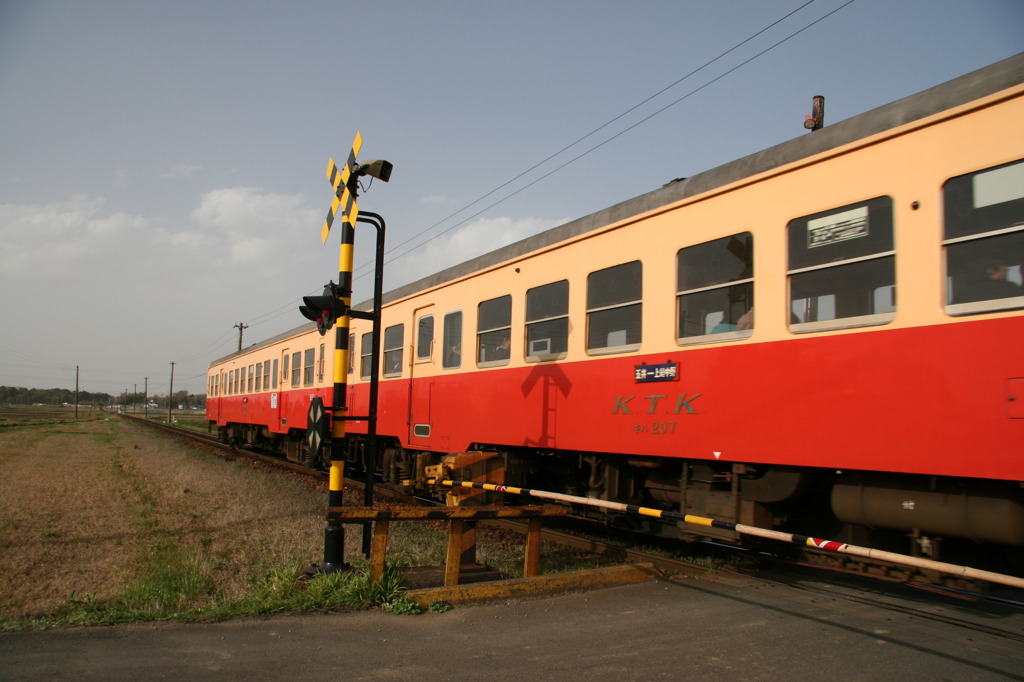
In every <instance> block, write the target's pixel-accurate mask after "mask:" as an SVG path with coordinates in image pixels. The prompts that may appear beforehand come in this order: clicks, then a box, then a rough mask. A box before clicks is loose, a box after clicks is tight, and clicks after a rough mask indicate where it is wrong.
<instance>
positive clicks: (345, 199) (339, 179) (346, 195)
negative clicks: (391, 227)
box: [320, 130, 363, 244]
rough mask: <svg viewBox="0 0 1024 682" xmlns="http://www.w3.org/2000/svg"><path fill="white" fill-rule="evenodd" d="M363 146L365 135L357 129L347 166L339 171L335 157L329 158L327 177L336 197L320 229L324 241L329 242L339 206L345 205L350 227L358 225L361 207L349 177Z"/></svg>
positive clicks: (345, 214)
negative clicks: (350, 184) (357, 219)
mask: <svg viewBox="0 0 1024 682" xmlns="http://www.w3.org/2000/svg"><path fill="white" fill-rule="evenodd" d="M362 146H363V136H362V135H361V134H360V133H359V131H358V130H357V131H356V139H354V140H353V141H352V151H350V152H349V153H348V161H346V162H345V167H344V168H342V169H341V171H340V172H339V171H338V166H337V165H336V164H335V163H334V158H330V159H328V160H327V179H328V180H329V181H330V183H331V187H333V188H334V199H333V200H332V201H331V208H330V210H328V211H327V218H326V219H325V220H324V226H323V227H322V228H321V229H320V238H321V239H322V240H323V243H324V244H326V243H327V235H328V234H330V232H331V225H333V224H334V216H335V215H337V213H338V207H340V206H344V208H343V210H342V213H341V215H342V221H343V222H346V223H348V224H349V226H350V227H352V228H354V227H355V226H356V218H358V217H359V207H358V206H357V205H356V197H355V194H354V193H353V192H352V190H351V188H349V179H350V178H351V177H352V173H353V172H354V171H355V170H356V156H358V155H359V149H360V147H362Z"/></svg>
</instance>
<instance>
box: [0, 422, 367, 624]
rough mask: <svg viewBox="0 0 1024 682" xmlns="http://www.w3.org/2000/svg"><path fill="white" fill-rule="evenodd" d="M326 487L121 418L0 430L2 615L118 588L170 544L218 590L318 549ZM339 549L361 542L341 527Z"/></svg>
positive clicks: (231, 589)
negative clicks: (190, 446)
mask: <svg viewBox="0 0 1024 682" xmlns="http://www.w3.org/2000/svg"><path fill="white" fill-rule="evenodd" d="M326 498H327V494H326V491H325V490H319V489H317V488H314V487H313V486H311V485H310V484H309V483H308V482H306V481H303V480H295V479H290V478H287V477H283V476H280V475H270V474H268V473H267V472H265V471H259V470H253V469H250V468H248V467H247V466H246V465H245V464H241V463H236V462H225V461H223V460H221V459H219V458H217V457H215V456H212V455H209V454H207V453H202V452H197V451H193V450H190V449H188V448H185V447H182V446H181V445H178V444H176V443H174V442H173V441H170V440H167V439H165V438H162V437H160V436H158V435H156V434H154V433H152V432H150V431H147V430H145V429H143V428H142V427H139V426H137V425H133V424H130V423H127V422H124V421H122V420H119V419H111V420H107V421H89V422H83V423H75V422H68V423H64V424H59V425H50V426H48V427H29V428H21V429H7V430H5V432H3V433H0V547H2V551H0V575H3V576H4V577H5V579H4V581H3V583H2V584H0V618H11V617H21V616H36V615H41V614H48V613H52V612H53V611H55V610H56V609H58V608H59V607H60V606H61V605H63V604H65V603H67V602H68V601H69V600H71V599H85V598H92V599H107V598H111V597H114V596H116V595H119V594H121V593H122V592H124V591H125V589H127V588H128V587H129V586H130V585H131V584H132V583H133V582H134V581H136V580H137V579H138V578H139V576H140V574H141V573H142V572H143V571H145V570H147V567H149V568H151V564H152V563H153V562H160V561H161V560H162V559H161V557H160V556H159V553H160V552H161V551H163V550H166V549H167V547H174V548H175V551H178V550H180V551H184V552H185V553H186V555H189V556H191V557H192V560H193V561H195V562H198V563H200V564H202V570H203V573H204V574H206V575H208V576H209V577H210V580H211V582H212V584H211V587H212V590H208V591H210V592H216V593H218V595H219V598H225V597H226V598H232V597H236V596H239V595H241V594H243V593H244V592H245V590H246V588H247V586H249V585H250V583H252V582H253V581H256V580H260V579H263V578H264V577H265V576H266V574H267V573H268V572H269V571H273V570H275V569H282V568H284V567H289V566H291V567H301V566H302V565H304V564H308V563H311V562H315V561H317V559H318V557H322V552H323V525H324V524H323V509H324V506H325V503H326ZM347 540H348V542H347V543H346V545H347V547H346V549H347V552H348V553H354V552H356V551H357V547H356V544H355V543H356V542H357V539H356V538H351V537H350V538H347Z"/></svg>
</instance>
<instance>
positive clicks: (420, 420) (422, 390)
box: [409, 303, 435, 447]
mask: <svg viewBox="0 0 1024 682" xmlns="http://www.w3.org/2000/svg"><path fill="white" fill-rule="evenodd" d="M431 306H433V303H431V304H429V305H427V306H424V307H423V308H418V309H417V310H415V311H413V324H412V328H413V329H415V330H416V336H415V338H414V339H413V348H412V362H411V363H410V367H411V369H410V371H409V443H410V445H414V446H418V447H429V446H430V442H431V435H432V434H431V431H432V428H433V427H432V425H431V415H430V403H431V397H432V396H431V393H432V392H433V388H434V379H433V372H431V371H430V368H431V365H432V364H433V360H434V345H435V344H434V316H433V314H431V313H430V312H424V310H425V309H427V308H430V307H431ZM417 374H419V375H420V376H417Z"/></svg>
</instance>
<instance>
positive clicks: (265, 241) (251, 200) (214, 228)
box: [192, 187, 322, 266]
mask: <svg viewBox="0 0 1024 682" xmlns="http://www.w3.org/2000/svg"><path fill="white" fill-rule="evenodd" d="M192 220H193V221H195V223H196V224H197V225H198V226H199V228H200V230H202V231H203V232H204V233H206V234H209V235H211V236H214V237H215V238H216V239H217V240H218V241H222V242H223V243H224V244H225V247H226V249H227V253H228V254H229V257H230V260H231V262H232V263H235V264H249V265H252V264H255V263H261V262H263V263H265V264H267V265H268V266H272V265H273V262H274V256H275V255H276V254H279V253H280V252H281V250H282V249H284V250H288V249H290V248H292V245H293V244H295V243H296V241H298V240H299V239H300V238H301V237H302V235H303V233H312V234H315V233H316V229H315V228H316V227H317V226H319V224H320V222H321V220H322V218H321V217H320V214H319V212H318V211H316V210H315V209H312V208H310V207H308V206H307V205H306V202H305V199H304V198H303V196H302V195H301V194H290V195H289V194H273V193H265V192H262V191H261V190H259V189H257V188H254V187H229V188H226V189H216V190H212V191H210V192H207V193H205V194H203V196H202V199H201V201H200V204H199V206H198V207H197V208H196V209H195V210H194V211H192ZM311 239H312V238H310V240H311ZM310 240H307V241H310Z"/></svg>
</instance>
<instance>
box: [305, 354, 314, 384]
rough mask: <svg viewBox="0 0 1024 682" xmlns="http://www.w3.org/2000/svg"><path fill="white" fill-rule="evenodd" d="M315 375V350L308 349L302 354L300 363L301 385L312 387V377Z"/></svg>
mask: <svg viewBox="0 0 1024 682" xmlns="http://www.w3.org/2000/svg"><path fill="white" fill-rule="evenodd" d="M315 374H316V349H315V348H308V349H306V351H305V352H304V353H303V362H302V385H303V386H312V385H313V377H314V375H315Z"/></svg>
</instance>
